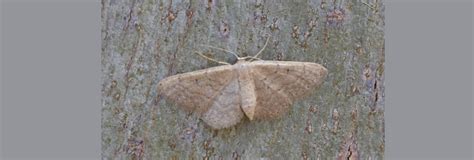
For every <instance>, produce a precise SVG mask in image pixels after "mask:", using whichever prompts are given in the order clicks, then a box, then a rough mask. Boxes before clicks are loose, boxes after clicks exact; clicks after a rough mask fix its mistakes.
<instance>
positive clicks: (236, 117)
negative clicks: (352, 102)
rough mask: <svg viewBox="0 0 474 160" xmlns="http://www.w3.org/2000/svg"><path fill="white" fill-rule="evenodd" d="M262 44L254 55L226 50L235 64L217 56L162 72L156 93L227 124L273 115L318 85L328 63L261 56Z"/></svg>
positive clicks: (217, 125) (214, 122) (212, 123)
mask: <svg viewBox="0 0 474 160" xmlns="http://www.w3.org/2000/svg"><path fill="white" fill-rule="evenodd" d="M267 43H268V39H267V42H266V43H265V46H266V45H267ZM265 46H264V47H263V48H262V50H260V51H259V52H258V53H257V54H256V55H255V56H253V57H238V56H237V54H235V53H233V52H231V53H232V54H234V55H235V56H236V57H237V62H236V63H235V64H229V63H226V62H218V61H216V62H218V63H220V64H223V65H220V66H216V67H211V68H207V69H203V70H198V71H193V72H187V73H183V74H177V75H173V76H170V77H167V78H165V79H163V80H161V81H160V82H159V84H158V94H159V95H162V96H164V97H165V98H166V99H167V100H169V101H172V102H174V103H175V104H176V105H177V106H179V107H180V108H182V109H184V110H186V111H190V112H194V113H197V114H199V115H200V116H201V119H202V120H203V121H204V122H206V123H207V124H208V125H209V126H211V127H212V128H214V129H221V128H227V127H231V126H233V125H235V124H237V123H238V122H240V120H241V119H242V118H243V117H244V115H245V116H246V117H248V118H249V119H250V120H256V119H273V118H277V117H279V116H281V115H283V114H284V113H286V112H287V111H288V110H289V109H290V107H291V106H292V103H293V102H294V101H296V100H299V99H302V98H304V97H305V96H307V95H309V94H310V93H311V91H313V90H315V89H316V88H318V87H319V86H320V85H321V84H322V83H323V81H324V79H325V77H326V75H327V69H326V68H324V67H323V66H322V65H320V64H317V63H312V62H294V61H265V60H260V59H258V58H257V56H258V55H259V54H260V53H261V52H262V51H263V49H264V48H265ZM217 49H218V48H217ZM221 50H223V49H221ZM224 51H226V50H224ZM227 52H230V51H227ZM198 54H199V55H201V56H203V57H204V58H206V59H209V60H212V59H210V58H209V57H206V56H204V55H202V54H200V53H198ZM212 61H215V60H212Z"/></svg>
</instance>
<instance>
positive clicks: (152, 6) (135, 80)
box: [101, 0, 385, 159]
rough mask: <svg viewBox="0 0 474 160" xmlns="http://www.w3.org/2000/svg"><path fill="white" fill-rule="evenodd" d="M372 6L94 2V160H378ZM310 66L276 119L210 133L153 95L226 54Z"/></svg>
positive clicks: (379, 5) (377, 31)
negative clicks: (97, 125)
mask: <svg viewBox="0 0 474 160" xmlns="http://www.w3.org/2000/svg"><path fill="white" fill-rule="evenodd" d="M383 12H384V5H383V2H381V1H380V0H297V1H271V0H250V1H243V0H235V1H231V0H207V1H191V0H186V1H181V0H174V1H171V0H161V1H159V0H157V1H153V0H130V1H129V0H102V15H101V16H102V73H103V77H102V79H101V80H102V81H101V82H102V103H103V108H102V157H103V158H104V159H163V158H164V159H260V158H265V159H383V158H384V135H385V130H384V61H385V60H384V55H385V53H384V15H383ZM267 35H271V39H270V43H269V45H268V46H267V48H266V49H265V50H264V52H263V53H262V55H261V56H260V58H261V59H264V60H291V61H305V62H316V63H319V64H322V65H323V66H325V67H326V68H327V69H328V72H329V74H328V76H327V77H326V79H325V82H324V83H323V85H322V86H321V87H320V88H319V89H317V90H315V91H314V93H313V94H311V96H310V97H307V98H305V99H304V100H301V101H297V102H295V103H294V104H293V107H292V109H291V110H290V111H289V112H288V113H286V114H284V116H282V117H281V118H279V119H276V120H271V121H249V120H248V119H246V118H244V119H243V120H242V122H240V123H239V124H237V125H236V126H234V127H231V128H229V129H223V130H212V129H211V128H210V127H208V126H206V124H205V123H204V122H202V120H200V119H199V117H198V115H196V114H193V113H189V112H185V111H182V110H180V109H179V108H178V107H177V106H175V105H173V104H171V103H168V102H167V101H165V100H164V99H162V98H160V97H157V90H156V89H157V84H158V82H159V81H160V80H161V79H163V78H165V77H167V76H170V75H174V74H178V73H184V72H189V71H195V70H199V69H204V68H208V67H212V66H216V65H218V64H217V63H215V62H211V61H208V60H206V59H203V58H201V57H199V56H197V55H196V54H194V52H195V51H203V52H205V54H206V55H207V56H210V57H212V58H214V59H217V60H220V61H228V62H229V61H234V60H235V59H232V57H233V56H232V55H231V54H227V53H224V52H221V51H218V50H211V49H209V48H207V47H203V46H200V45H201V44H204V45H211V46H214V47H220V48H226V49H228V50H231V51H236V52H239V53H240V56H246V55H254V54H256V53H257V52H258V51H259V50H260V49H261V48H262V47H263V45H264V43H265V40H266V37H267Z"/></svg>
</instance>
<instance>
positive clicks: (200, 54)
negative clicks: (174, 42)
mask: <svg viewBox="0 0 474 160" xmlns="http://www.w3.org/2000/svg"><path fill="white" fill-rule="evenodd" d="M194 53H196V54H198V55H199V56H201V57H203V58H205V59H207V60H210V61H213V62H216V63H219V64H225V65H226V64H228V65H230V63H227V62H221V61H218V60H215V59H212V58H210V57H208V56H205V55H204V54H202V53H199V52H194Z"/></svg>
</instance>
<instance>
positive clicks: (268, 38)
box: [252, 35, 270, 59]
mask: <svg viewBox="0 0 474 160" xmlns="http://www.w3.org/2000/svg"><path fill="white" fill-rule="evenodd" d="M268 40H270V35H268V37H267V41H265V45H263V48H262V49H261V50H260V51H258V53H257V54H256V55H255V56H253V57H252V58H254V59H258V58H257V57H258V55H260V54H261V53H262V52H263V50H265V48H266V47H267V44H268Z"/></svg>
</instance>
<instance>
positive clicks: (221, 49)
mask: <svg viewBox="0 0 474 160" xmlns="http://www.w3.org/2000/svg"><path fill="white" fill-rule="evenodd" d="M201 46H204V47H209V48H212V49H217V50H220V51H224V52H227V53H230V54H232V55H234V56H235V58H237V59H239V55H238V54H237V53H235V52H232V51H229V50H227V49H224V48H219V47H214V46H210V45H201Z"/></svg>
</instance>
